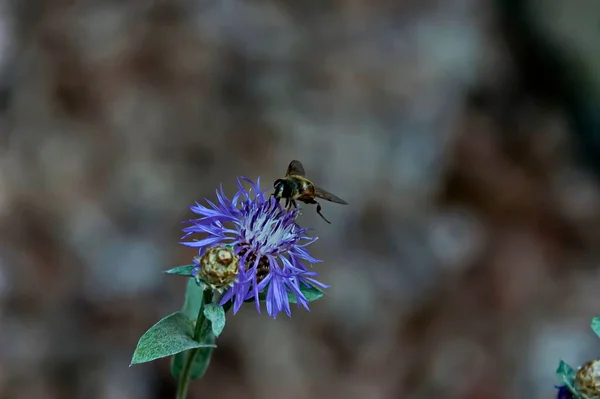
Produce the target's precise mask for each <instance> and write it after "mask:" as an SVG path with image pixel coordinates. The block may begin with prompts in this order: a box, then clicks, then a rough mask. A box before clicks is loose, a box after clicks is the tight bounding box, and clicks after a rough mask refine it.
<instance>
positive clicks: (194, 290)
mask: <svg viewBox="0 0 600 399" xmlns="http://www.w3.org/2000/svg"><path fill="white" fill-rule="evenodd" d="M202 293H203V289H202V287H199V286H198V284H196V281H195V280H194V279H193V278H190V279H189V280H188V282H187V285H186V287H185V300H184V302H183V308H182V309H181V312H182V313H183V314H184V315H186V317H187V318H188V319H190V320H191V321H193V322H196V318H197V317H198V312H199V311H200V308H201V307H202Z"/></svg>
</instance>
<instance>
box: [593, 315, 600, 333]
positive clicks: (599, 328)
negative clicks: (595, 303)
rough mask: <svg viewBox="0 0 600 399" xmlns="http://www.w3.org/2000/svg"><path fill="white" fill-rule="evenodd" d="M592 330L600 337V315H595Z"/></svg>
mask: <svg viewBox="0 0 600 399" xmlns="http://www.w3.org/2000/svg"><path fill="white" fill-rule="evenodd" d="M591 327H592V330H594V332H595V333H596V335H597V336H598V337H600V317H594V318H593V319H592V323H591Z"/></svg>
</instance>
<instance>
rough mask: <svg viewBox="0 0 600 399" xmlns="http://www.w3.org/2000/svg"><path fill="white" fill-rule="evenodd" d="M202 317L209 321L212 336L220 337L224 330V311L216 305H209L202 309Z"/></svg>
mask: <svg viewBox="0 0 600 399" xmlns="http://www.w3.org/2000/svg"><path fill="white" fill-rule="evenodd" d="M204 316H205V317H206V318H207V319H208V320H209V321H210V324H211V330H212V333H213V335H214V336H215V337H218V336H219V335H221V333H222V332H223V329H224V328H225V309H223V307H222V306H219V305H218V304H216V303H209V304H207V305H206V306H205V307H204Z"/></svg>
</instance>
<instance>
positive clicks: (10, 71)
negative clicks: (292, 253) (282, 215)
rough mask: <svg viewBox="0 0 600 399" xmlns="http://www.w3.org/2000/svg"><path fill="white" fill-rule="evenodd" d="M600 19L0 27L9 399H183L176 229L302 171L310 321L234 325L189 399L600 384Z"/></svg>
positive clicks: (284, 3) (428, 3)
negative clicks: (176, 348)
mask: <svg viewBox="0 0 600 399" xmlns="http://www.w3.org/2000/svg"><path fill="white" fill-rule="evenodd" d="M599 15H600V4H599V3H598V2H597V1H596V0H587V1H586V0H578V1H570V2H564V1H558V0H529V1H525V2H523V1H517V0H504V1H500V0H498V1H492V0H451V1H450V0H443V1H442V0H437V1H435V0H425V1H414V0H396V1H385V0H345V1H343V0H303V1H299V0H220V1H217V0H198V1H183V0H168V1H167V0H165V1H161V2H158V1H157V2H151V1H134V0H131V1H108V0H104V1H99V0H87V1H83V0H82V1H78V2H76V1H67V0H62V1H61V0H50V1H41V0H38V1H35V0H32V1H21V0H18V1H17V0H14V1H3V2H0V67H1V68H0V124H1V128H0V237H1V240H0V397H1V398H9V399H12V398H19V399H20V398H26V399H37V398H48V399H55V398H56V399H57V398H65V399H70V398H99V399H120V398H132V399H138V398H144V399H145V398H149V399H152V398H156V399H158V398H173V397H174V383H173V381H172V380H171V379H170V376H169V372H168V361H167V360H160V361H157V362H154V363H150V364H145V365H140V366H135V367H131V368H128V365H129V361H130V359H131V354H132V351H133V349H134V347H135V344H136V342H137V339H138V338H139V336H140V335H141V334H142V333H143V332H144V331H145V330H146V329H147V328H148V327H150V326H151V325H152V324H153V323H154V322H156V321H157V320H158V319H159V318H161V317H163V316H164V315H166V314H168V313H171V312H173V311H175V310H176V309H178V308H179V306H180V305H181V303H182V291H183V287H184V284H185V281H184V279H181V278H178V277H174V276H165V275H163V274H161V271H162V270H164V269H167V268H170V267H172V266H175V265H180V264H186V263H189V260H190V258H191V256H193V255H194V251H193V250H192V249H189V248H185V247H183V246H181V245H178V244H177V243H178V240H179V237H180V235H181V233H180V230H179V229H180V227H181V225H180V221H181V220H183V219H186V218H189V217H191V214H190V213H189V212H188V210H187V207H188V206H189V205H190V204H192V203H193V201H196V200H202V198H204V197H207V196H210V197H212V196H213V195H214V190H215V189H216V188H217V187H218V184H219V183H221V182H222V183H223V184H224V187H225V189H226V191H227V193H228V194H229V195H231V194H232V193H233V190H234V183H235V177H236V176H239V175H245V176H249V177H251V178H256V177H257V176H261V177H262V179H263V181H264V182H265V184H266V186H265V187H268V185H270V183H271V182H272V181H273V180H274V179H276V178H278V177H280V176H281V175H282V174H283V173H284V172H285V168H286V167H287V164H288V162H289V161H290V160H291V159H293V158H297V159H300V160H302V162H303V163H304V164H305V167H306V169H307V171H308V173H309V177H311V178H312V179H313V180H315V181H317V182H318V183H319V184H320V185H322V186H323V187H325V188H327V189H329V190H331V191H332V192H333V193H335V194H337V195H339V196H341V197H342V198H344V199H346V200H347V201H348V202H349V204H350V205H348V206H337V205H332V204H325V205H324V210H323V212H324V213H325V215H326V216H327V217H328V218H329V219H330V220H331V221H332V223H333V224H332V225H327V224H326V223H325V222H323V221H322V220H321V219H320V218H319V217H318V216H317V215H316V214H315V213H314V208H312V207H308V206H307V207H306V208H305V211H304V215H303V216H302V218H301V223H302V224H303V225H304V226H306V227H314V228H316V232H315V234H317V235H318V236H319V237H320V238H319V240H318V241H317V242H316V243H315V244H314V245H312V246H311V248H312V253H313V255H315V256H316V257H318V258H320V259H323V260H324V263H322V264H319V265H318V266H316V268H317V270H318V271H319V272H320V273H322V281H324V282H326V283H327V284H330V285H331V289H330V290H328V291H327V296H326V297H325V298H324V299H322V300H320V301H318V302H316V303H314V304H313V306H312V312H310V313H308V312H305V311H303V310H301V309H299V310H296V309H294V315H293V316H294V317H293V318H292V319H287V318H286V317H285V316H284V317H280V318H278V319H277V320H275V321H273V320H271V319H269V318H268V317H267V316H266V314H261V315H257V314H256V312H255V311H254V310H253V308H252V306H250V307H248V308H245V309H243V310H242V311H241V312H240V313H239V314H238V315H236V316H235V317H230V318H229V320H228V324H227V327H226V330H225V333H224V335H223V336H222V337H221V338H220V339H219V342H218V344H219V349H218V350H217V352H216V354H215V357H214V359H213V363H212V367H211V368H210V370H209V372H208V374H207V375H206V377H205V379H203V380H201V381H196V382H194V383H193V385H192V392H191V395H190V396H191V398H209V397H212V398H225V399H227V398H235V399H238V398H257V399H263V398H264V399H270V398H279V399H282V398H285V399H304V398H311V399H319V398H344V399H346V398H347V399H354V398H357V399H358V398H361V399H362V398H376V399H377V398H380V399H387V398H392V399H393V398H410V399H413V398H414V399H417V398H444V399H454V398H465V399H508V398H518V399H520V398H528V399H537V398H540V399H541V398H550V397H553V396H554V395H555V389H554V388H553V385H554V384H555V383H556V380H555V378H554V371H555V369H556V366H557V364H558V360H559V359H560V358H563V359H565V360H566V361H568V362H569V363H571V364H572V365H574V366H577V365H579V364H581V363H582V362H584V361H586V360H589V359H592V358H596V357H600V341H599V340H598V338H597V337H596V336H594V334H593V333H592V332H591V330H590V329H589V322H590V320H591V318H592V317H593V316H597V315H600V288H599V287H600V273H599V272H600V271H599V269H598V261H599V260H600V253H599V252H598V248H599V246H598V243H599V241H600V225H599V223H598V222H599V221H600V187H599V186H598V180H597V177H598V171H599V170H600V166H599V165H600V163H599V161H598V159H599V157H598V154H599V153H600V151H599V150H598V149H599V148H600V144H599V143H600V133H598V132H600V123H599V119H600V118H599V116H600V112H599V111H598V109H599V107H598V104H600V101H599V99H600V48H599V46H600V40H598V37H599V36H600V17H598V16H599Z"/></svg>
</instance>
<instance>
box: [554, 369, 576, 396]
mask: <svg viewBox="0 0 600 399" xmlns="http://www.w3.org/2000/svg"><path fill="white" fill-rule="evenodd" d="M556 376H557V377H558V379H559V381H560V382H562V383H563V384H564V385H565V386H566V387H567V388H568V389H569V391H571V393H572V394H573V395H574V396H575V398H581V395H580V394H579V393H578V392H577V390H576V389H575V370H573V368H572V367H571V366H569V365H568V364H567V363H565V362H563V361H562V360H561V361H560V363H559V364H558V368H557V369H556Z"/></svg>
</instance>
